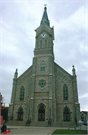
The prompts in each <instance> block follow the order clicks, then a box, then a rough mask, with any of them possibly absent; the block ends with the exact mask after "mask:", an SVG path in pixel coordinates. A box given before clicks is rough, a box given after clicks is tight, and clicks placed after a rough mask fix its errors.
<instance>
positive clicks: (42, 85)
mask: <svg viewBox="0 0 88 135" xmlns="http://www.w3.org/2000/svg"><path fill="white" fill-rule="evenodd" d="M45 85H46V81H45V80H40V81H39V86H40V87H42V88H43V87H44V86H45Z"/></svg>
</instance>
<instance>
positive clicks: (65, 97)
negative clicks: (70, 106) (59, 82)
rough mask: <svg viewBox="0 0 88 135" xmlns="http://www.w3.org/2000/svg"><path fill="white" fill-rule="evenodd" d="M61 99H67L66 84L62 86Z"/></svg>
mask: <svg viewBox="0 0 88 135" xmlns="http://www.w3.org/2000/svg"><path fill="white" fill-rule="evenodd" d="M63 99H64V100H68V87H67V85H66V84H64V86H63Z"/></svg>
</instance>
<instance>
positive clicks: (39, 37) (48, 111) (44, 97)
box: [30, 7, 56, 121]
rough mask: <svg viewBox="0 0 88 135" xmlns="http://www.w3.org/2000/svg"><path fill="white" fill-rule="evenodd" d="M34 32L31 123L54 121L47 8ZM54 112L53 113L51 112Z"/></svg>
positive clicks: (51, 55) (53, 78)
mask: <svg viewBox="0 0 88 135" xmlns="http://www.w3.org/2000/svg"><path fill="white" fill-rule="evenodd" d="M35 31H36V43H35V49H34V58H33V69H32V89H31V106H32V109H31V112H30V113H31V118H32V120H33V121H47V120H48V119H49V118H51V119H53V120H54V121H56V120H55V118H56V116H55V115H56V103H55V101H56V100H55V76H54V53H53V40H54V29H53V27H52V28H51V27H50V22H49V20H48V15H47V8H46V7H44V13H43V17H42V20H41V23H40V26H39V27H38V28H37V29H36V30H35ZM53 110H54V112H53Z"/></svg>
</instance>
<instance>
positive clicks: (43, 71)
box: [40, 61, 45, 75]
mask: <svg viewBox="0 0 88 135" xmlns="http://www.w3.org/2000/svg"><path fill="white" fill-rule="evenodd" d="M40 71H41V74H42V75H43V74H45V62H44V61H42V62H41V65H40Z"/></svg>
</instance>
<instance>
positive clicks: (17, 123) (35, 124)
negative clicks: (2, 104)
mask: <svg viewBox="0 0 88 135" xmlns="http://www.w3.org/2000/svg"><path fill="white" fill-rule="evenodd" d="M6 125H8V126H26V121H15V120H10V121H7V122H6ZM29 126H32V127H50V125H48V122H46V121H32V122H31V123H30V125H29ZM59 126H60V124H59V123H58V122H52V125H51V127H59Z"/></svg>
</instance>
